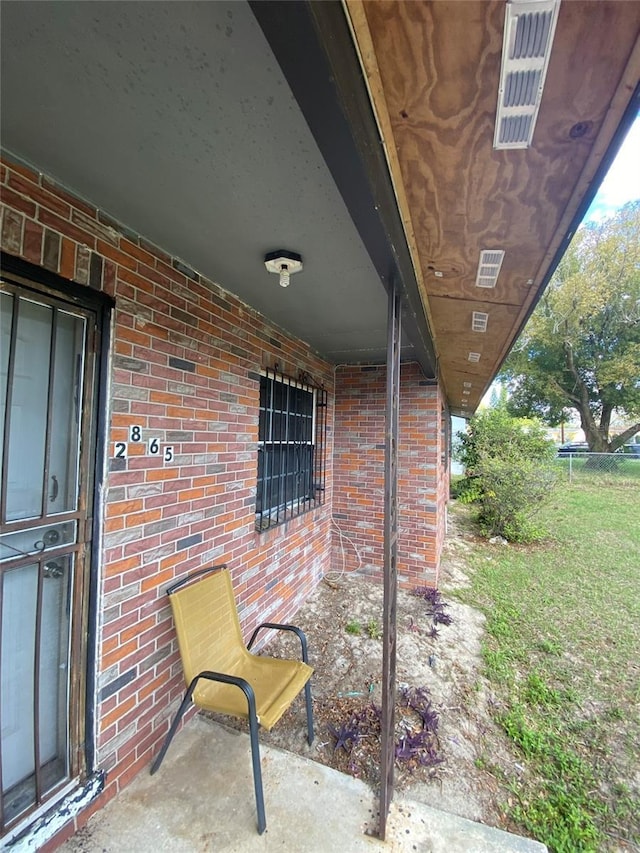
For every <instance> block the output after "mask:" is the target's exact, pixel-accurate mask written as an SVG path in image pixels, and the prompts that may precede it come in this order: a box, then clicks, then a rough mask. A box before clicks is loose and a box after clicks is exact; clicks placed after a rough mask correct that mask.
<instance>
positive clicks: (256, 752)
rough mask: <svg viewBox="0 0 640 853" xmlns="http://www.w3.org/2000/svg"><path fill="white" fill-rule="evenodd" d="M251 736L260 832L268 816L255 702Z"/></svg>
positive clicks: (250, 725) (265, 825) (250, 715)
mask: <svg viewBox="0 0 640 853" xmlns="http://www.w3.org/2000/svg"><path fill="white" fill-rule="evenodd" d="M249 736H250V738H251V763H252V765H253V787H254V789H255V792H256V808H257V810H258V833H259V834H260V835H262V833H263V832H264V831H265V829H266V828H267V817H266V815H265V811H264V794H263V791H262V768H261V767H260V744H259V741H258V719H257V717H256V712H255V704H253V707H252V703H251V702H250V703H249Z"/></svg>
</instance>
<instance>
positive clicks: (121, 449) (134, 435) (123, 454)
mask: <svg viewBox="0 0 640 853" xmlns="http://www.w3.org/2000/svg"><path fill="white" fill-rule="evenodd" d="M129 441H130V442H131V443H132V444H139V443H140V442H141V441H142V427H141V426H139V425H138V424H135V425H134V426H131V427H129ZM127 448H128V445H127V442H126V441H116V442H114V446H113V456H114V458H115V459H126V458H127ZM147 455H148V456H162V461H163V462H165V463H167V462H173V458H174V455H175V451H174V447H173V445H172V444H165V445H162V444H161V443H160V439H159V438H157V437H155V436H154V438H150V439H149V440H148V442H147Z"/></svg>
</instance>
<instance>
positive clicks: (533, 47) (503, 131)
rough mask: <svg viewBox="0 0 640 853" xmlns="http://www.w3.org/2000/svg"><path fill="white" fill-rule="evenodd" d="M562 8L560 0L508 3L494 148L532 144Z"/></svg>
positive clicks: (521, 0)
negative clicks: (559, 13)
mask: <svg viewBox="0 0 640 853" xmlns="http://www.w3.org/2000/svg"><path fill="white" fill-rule="evenodd" d="M559 8H560V0H511V2H509V3H507V6H506V10H505V20H504V40H503V46H502V65H501V68H500V86H499V89H498V112H497V115H496V127H495V134H494V138H493V147H494V148H528V147H529V146H530V145H531V140H532V139H533V131H534V129H535V124H536V119H537V118H538V110H539V109H540V102H541V100H542V90H543V88H544V81H545V78H546V76H547V68H548V66H549V56H550V55H551V45H552V44H553V36H554V34H555V30H556V22H557V20H558V10H559Z"/></svg>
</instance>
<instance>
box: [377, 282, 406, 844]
mask: <svg viewBox="0 0 640 853" xmlns="http://www.w3.org/2000/svg"><path fill="white" fill-rule="evenodd" d="M400 331H401V322H400V297H399V295H398V292H397V290H396V288H395V286H393V285H392V286H391V287H390V290H389V310H388V318H387V401H386V418H385V458H384V604H383V623H384V626H383V627H384V632H383V639H382V643H383V652H382V655H383V657H382V719H381V728H382V743H381V756H380V806H379V810H380V838H381V839H382V840H383V841H384V838H385V834H386V829H387V817H388V815H389V807H390V805H391V800H392V798H393V768H394V761H395V731H394V730H395V698H396V610H397V592H398V566H397V559H398V421H399V412H400Z"/></svg>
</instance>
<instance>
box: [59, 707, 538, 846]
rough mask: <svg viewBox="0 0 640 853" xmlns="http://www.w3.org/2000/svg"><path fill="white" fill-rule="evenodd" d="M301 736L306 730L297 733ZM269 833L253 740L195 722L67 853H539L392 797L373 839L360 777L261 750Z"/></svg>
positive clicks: (523, 842)
mask: <svg viewBox="0 0 640 853" xmlns="http://www.w3.org/2000/svg"><path fill="white" fill-rule="evenodd" d="M301 737H302V733H301ZM261 757H262V774H263V782H264V792H265V804H266V813H267V829H266V831H265V833H264V835H262V836H260V835H258V833H257V830H256V811H255V800H254V793H253V780H252V775H251V762H250V747H249V737H248V735H246V734H244V733H239V732H236V731H233V730H231V729H227V728H225V727H223V726H220V725H218V724H217V723H214V722H212V721H210V720H207V719H204V718H202V717H196V718H195V719H193V720H191V721H190V722H189V723H188V724H187V726H186V727H185V728H184V729H183V730H182V731H181V732H180V733H179V734H178V735H176V738H175V740H174V742H173V743H172V745H171V747H170V749H169V752H168V753H167V756H166V758H165V760H164V762H163V764H162V767H161V768H160V770H159V771H158V772H157V773H156V774H155V776H151V775H150V774H149V773H148V772H147V771H143V772H142V773H141V774H140V776H138V777H137V779H135V780H134V781H133V782H132V783H131V785H129V786H128V787H127V788H126V789H125V790H124V791H123V792H122V793H121V794H120V795H119V796H117V797H116V798H115V799H114V800H112V801H111V802H110V803H109V804H108V805H107V806H106V807H105V808H104V809H103V810H102V811H100V812H98V813H97V814H95V815H94V816H93V817H92V818H91V819H90V820H89V822H88V824H87V826H86V827H85V828H84V829H83V830H81V831H80V832H79V833H78V834H77V835H75V836H74V837H73V838H71V839H70V840H69V841H67V842H66V843H65V844H64V845H63V846H62V847H61V848H60V849H61V851H63V853H125V851H126V853H129V851H136V853H146V852H147V851H149V853H160V851H167V853H168V851H171V853H187V851H188V853H195V851H198V853H200V852H201V851H202V853H204V851H216V853H218V851H234V853H252V851H275V850H278V851H286V853H293V851H296V853H298V851H300V853H302V851H304V853H307V851H310V853H313V852H314V851H318V853H323V851H327V853H328V851H332V853H333V851H341V853H360V851H368V852H369V853H376V851H385V850H387V851H389V850H390V851H398V853H404V851H407V853H409V851H410V853H413V851H421V853H422V852H423V851H424V853H426V851H429V853H543V851H545V850H546V847H545V846H544V845H543V844H539V843H538V842H535V841H530V840H529V839H525V838H520V837H519V836H515V835H510V834H509V833H506V832H502V831H501V830H498V829H492V828H490V827H487V826H484V825H482V824H478V823H473V822H472V821H468V820H465V819H463V818H459V817H456V816H454V815H450V814H446V813H445V812H439V811H437V810H435V809H432V808H430V807H428V806H426V805H423V804H422V803H417V802H415V801H410V800H406V799H403V798H402V797H401V796H400V795H396V797H395V799H394V802H393V804H392V807H391V812H390V815H389V820H388V823H387V839H386V841H384V842H382V841H380V839H379V838H377V837H375V835H374V833H375V832H376V830H377V825H378V822H377V813H376V809H377V797H376V796H375V795H374V793H373V792H372V791H371V789H370V788H369V787H368V786H367V785H366V784H365V783H364V782H361V781H360V780H358V779H353V778H352V777H350V776H346V775H345V774H343V773H339V772H338V771H336V770H332V769H331V768H328V767H325V766H324V765H322V764H319V763H317V762H314V761H311V760H309V759H306V758H302V757H300V756H298V755H294V754H292V753H289V752H284V751H282V750H279V749H274V748H271V747H267V746H261Z"/></svg>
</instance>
